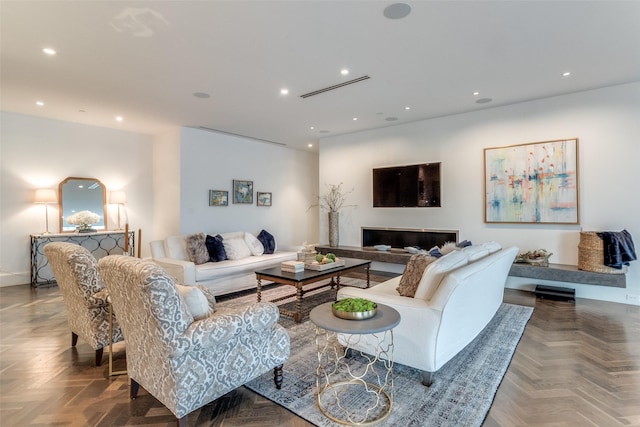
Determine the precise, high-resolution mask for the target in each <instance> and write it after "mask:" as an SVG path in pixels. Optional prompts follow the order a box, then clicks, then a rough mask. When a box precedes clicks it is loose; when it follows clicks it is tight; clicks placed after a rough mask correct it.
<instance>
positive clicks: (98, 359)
mask: <svg viewBox="0 0 640 427" xmlns="http://www.w3.org/2000/svg"><path fill="white" fill-rule="evenodd" d="M103 352H104V347H103V348H99V349H97V350H96V366H100V365H102V353H103Z"/></svg>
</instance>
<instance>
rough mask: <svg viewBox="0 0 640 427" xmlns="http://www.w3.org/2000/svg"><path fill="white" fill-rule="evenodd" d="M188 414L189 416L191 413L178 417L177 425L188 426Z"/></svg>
mask: <svg viewBox="0 0 640 427" xmlns="http://www.w3.org/2000/svg"><path fill="white" fill-rule="evenodd" d="M188 416H189V415H185V416H184V417H182V418H178V419H177V420H176V421H177V422H176V425H177V426H178V427H187V426H188V425H189V423H188V421H187V417H188Z"/></svg>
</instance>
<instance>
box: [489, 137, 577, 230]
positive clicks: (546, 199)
mask: <svg viewBox="0 0 640 427" xmlns="http://www.w3.org/2000/svg"><path fill="white" fill-rule="evenodd" d="M484 171H485V200H484V201H485V222H487V223H546V224H579V222H580V221H579V204H578V198H579V186H578V138H573V139H562V140H554V141H544V142H534V143H528V144H519V145H511V146H508V147H497V148H485V150H484Z"/></svg>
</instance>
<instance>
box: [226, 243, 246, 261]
mask: <svg viewBox="0 0 640 427" xmlns="http://www.w3.org/2000/svg"><path fill="white" fill-rule="evenodd" d="M222 244H223V245H224V251H225V252H226V253H227V259H231V260H234V259H243V258H246V257H248V256H251V250H250V249H249V246H247V244H246V243H245V242H244V239H224V240H223V241H222Z"/></svg>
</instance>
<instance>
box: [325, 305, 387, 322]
mask: <svg viewBox="0 0 640 427" xmlns="http://www.w3.org/2000/svg"><path fill="white" fill-rule="evenodd" d="M331 311H333V315H334V316H336V317H339V318H340V319H346V320H367V319H371V318H372V317H373V316H375V315H376V313H377V312H378V308H374V309H373V310H369V311H340V310H336V309H335V308H333V307H331Z"/></svg>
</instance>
